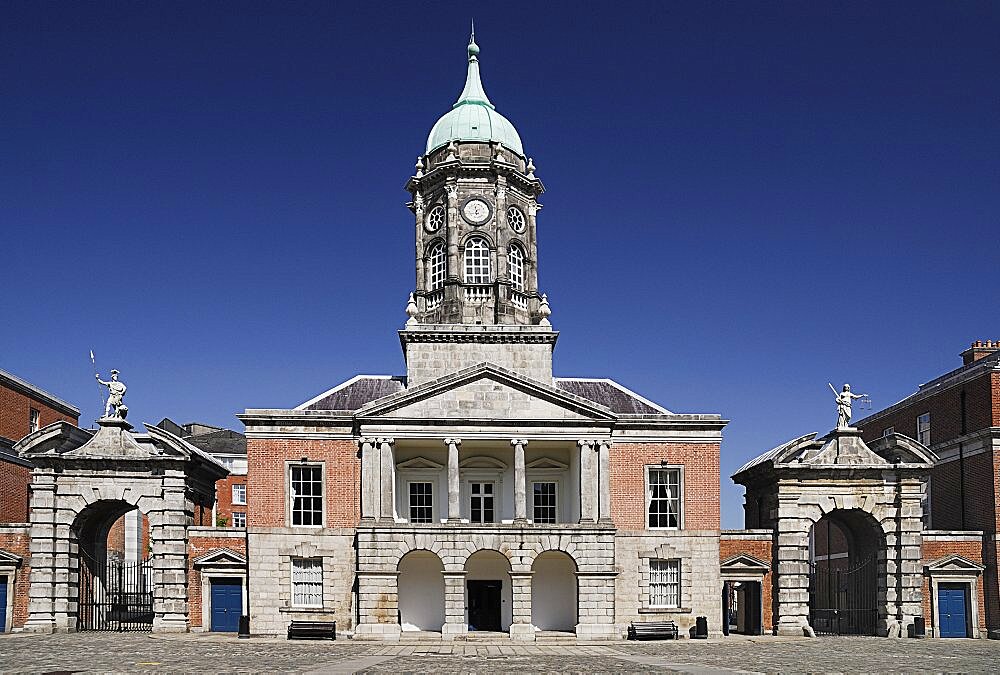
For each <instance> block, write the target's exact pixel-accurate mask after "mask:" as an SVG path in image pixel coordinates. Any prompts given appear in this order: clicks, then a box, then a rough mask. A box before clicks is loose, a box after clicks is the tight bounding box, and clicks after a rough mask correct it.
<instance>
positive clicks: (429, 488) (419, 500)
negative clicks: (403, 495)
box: [410, 483, 434, 523]
mask: <svg viewBox="0 0 1000 675" xmlns="http://www.w3.org/2000/svg"><path fill="white" fill-rule="evenodd" d="M433 503H434V500H433V485H432V484H431V483H410V522H411V523H431V522H434V509H433Z"/></svg>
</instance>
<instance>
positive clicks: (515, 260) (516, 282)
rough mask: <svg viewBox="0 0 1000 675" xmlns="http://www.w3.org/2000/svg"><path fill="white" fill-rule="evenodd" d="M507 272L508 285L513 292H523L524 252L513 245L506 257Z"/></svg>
mask: <svg viewBox="0 0 1000 675" xmlns="http://www.w3.org/2000/svg"><path fill="white" fill-rule="evenodd" d="M507 270H508V274H509V276H510V285H511V288H513V289H514V290H515V291H522V292H523V291H524V252H523V251H521V247H520V246H518V245H516V244H515V245H513V246H511V247H510V253H509V254H508V255H507Z"/></svg>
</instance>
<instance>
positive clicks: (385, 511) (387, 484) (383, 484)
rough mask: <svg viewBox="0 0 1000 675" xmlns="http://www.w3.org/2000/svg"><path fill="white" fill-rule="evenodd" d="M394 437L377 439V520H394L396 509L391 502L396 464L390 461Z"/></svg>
mask: <svg viewBox="0 0 1000 675" xmlns="http://www.w3.org/2000/svg"><path fill="white" fill-rule="evenodd" d="M395 442H396V439H394V438H380V439H378V454H379V468H380V471H379V515H378V519H379V520H388V521H390V522H395V521H396V509H395V504H394V503H393V496H394V494H395V490H394V489H393V488H394V487H395V485H394V484H395V482H396V465H395V463H394V462H393V461H392V444H393V443H395Z"/></svg>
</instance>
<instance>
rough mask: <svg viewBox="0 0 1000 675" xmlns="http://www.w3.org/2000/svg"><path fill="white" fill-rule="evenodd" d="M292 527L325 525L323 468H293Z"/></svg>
mask: <svg viewBox="0 0 1000 675" xmlns="http://www.w3.org/2000/svg"><path fill="white" fill-rule="evenodd" d="M290 473H291V484H292V492H291V499H292V508H291V511H292V525H322V524H323V468H322V467H319V466H293V467H291V472H290Z"/></svg>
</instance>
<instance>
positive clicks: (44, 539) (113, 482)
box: [15, 418, 228, 633]
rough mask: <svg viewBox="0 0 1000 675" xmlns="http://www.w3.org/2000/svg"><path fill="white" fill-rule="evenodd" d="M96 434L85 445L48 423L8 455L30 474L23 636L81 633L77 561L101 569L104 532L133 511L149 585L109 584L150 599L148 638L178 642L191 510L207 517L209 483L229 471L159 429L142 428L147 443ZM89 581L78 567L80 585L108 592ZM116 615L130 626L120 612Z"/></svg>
mask: <svg viewBox="0 0 1000 675" xmlns="http://www.w3.org/2000/svg"><path fill="white" fill-rule="evenodd" d="M98 424H99V425H100V428H99V429H98V431H97V433H95V434H93V435H91V434H90V433H89V432H87V431H84V430H82V429H79V428H77V427H75V426H73V425H71V424H67V423H65V422H56V423H54V424H50V425H49V426H47V427H44V428H42V429H39V430H38V431H36V432H34V433H32V434H30V435H28V436H26V437H25V438H23V439H21V440H20V441H19V442H18V444H17V445H16V446H15V447H16V449H17V450H18V452H19V453H20V454H21V455H22V456H23V457H25V458H26V459H29V460H31V462H32V463H33V464H34V466H35V468H34V470H33V471H32V479H31V530H30V536H31V551H32V560H31V568H32V570H31V585H30V587H29V592H28V620H27V622H26V623H25V626H24V629H25V631H28V632H43V633H51V632H65V631H75V630H77V629H78V628H79V627H80V626H79V623H80V620H81V616H80V612H81V603H80V586H81V573H80V570H81V567H80V560H81V558H85V557H89V559H90V560H91V562H92V563H93V564H94V566H96V567H99V566H100V564H101V561H102V560H104V561H106V560H107V536H108V529H109V528H110V527H111V525H112V524H113V523H114V522H115V521H116V520H117V519H118V518H119V517H121V516H122V515H123V514H125V513H127V512H130V511H133V510H135V509H138V510H139V511H141V512H142V513H143V514H144V516H145V518H146V519H148V525H149V569H151V571H150V572H149V573H148V578H146V577H143V578H142V579H138V578H137V579H134V580H132V581H129V582H128V583H127V584H125V581H124V579H123V578H119V579H118V580H117V581H115V582H114V583H115V584H117V585H118V586H122V585H126V586H127V587H131V588H141V589H142V592H143V593H145V594H149V595H151V596H152V598H151V613H152V617H151V620H148V617H146V616H143V617H142V618H143V624H144V625H147V626H148V627H149V628H151V629H152V630H153V631H156V632H185V631H187V629H188V607H187V528H188V526H190V525H192V524H193V516H194V513H195V510H196V509H205V508H208V509H211V504H212V501H213V499H214V494H215V481H216V480H218V479H219V478H223V477H225V476H226V475H227V474H228V471H227V470H226V469H225V467H223V466H222V464H220V463H219V462H218V461H216V460H215V459H214V458H212V457H210V456H209V455H207V454H205V453H204V452H202V451H201V450H199V449H197V448H195V447H194V446H192V445H190V444H188V443H186V442H184V441H183V440H181V439H180V438H178V437H176V436H174V435H173V434H171V433H169V432H167V431H164V430H163V429H159V428H157V427H154V426H150V425H146V430H147V432H148V435H141V436H139V435H134V434H132V433H130V432H131V430H132V426H131V425H130V424H128V423H127V422H125V420H122V419H117V418H106V419H101V420H99V422H98ZM81 548H82V549H83V550H81ZM92 571H93V569H92V568H91V567H85V577H84V581H83V582H84V583H88V579H89V582H95V577H96V584H97V585H98V586H99V587H100V588H101V589H105V590H106V589H107V588H109V587H110V586H111V585H112V582H111V581H110V580H108V579H107V571H106V570H104V571H99V572H98V574H96V575H94V574H91V572H92ZM141 574H146V572H141ZM109 611H110V609H109ZM116 611H118V612H119V614H118V616H119V617H123V616H124V617H125V618H128V616H127V615H122V614H121V611H120V607H119V608H117V609H116ZM135 618H138V617H135ZM85 620H86V619H85ZM117 628H118V626H117V625H115V626H113V627H109V629H112V630H115V629H117Z"/></svg>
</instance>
